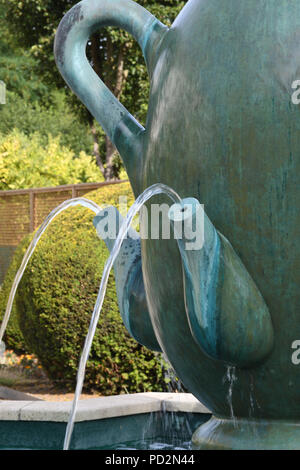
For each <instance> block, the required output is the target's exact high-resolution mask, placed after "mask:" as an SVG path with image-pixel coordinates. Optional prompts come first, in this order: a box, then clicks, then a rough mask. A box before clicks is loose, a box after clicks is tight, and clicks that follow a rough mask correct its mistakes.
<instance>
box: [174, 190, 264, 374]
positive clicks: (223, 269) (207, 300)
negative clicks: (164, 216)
mask: <svg viewBox="0 0 300 470" xmlns="http://www.w3.org/2000/svg"><path fill="white" fill-rule="evenodd" d="M182 204H183V206H182V205H180V204H174V205H173V206H172V207H171V208H170V210H169V218H170V220H171V223H172V225H173V228H174V235H175V238H176V239H177V243H178V247H179V250H180V254H181V258H182V265H183V272H184V276H183V277H184V294H185V305H186V312H187V316H188V321H189V325H190V329H191V332H192V334H193V337H194V339H195V340H196V342H197V343H198V344H199V345H200V347H201V349H202V350H203V351H204V352H205V353H206V354H207V355H208V356H210V357H211V358H213V359H215V360H219V361H223V362H225V363H226V364H231V365H234V366H237V367H240V368H248V367H251V366H253V365H254V364H256V363H259V362H261V361H263V360H264V359H265V358H266V357H267V355H268V354H269V353H270V352H271V350H272V347H273V326H272V321H271V317H270V313H269V310H268V308H267V305H266V303H265V301H264V299H263V297H262V295H261V293H260V292H259V290H258V288H257V286H256V284H255V283H254V281H253V279H252V278H251V276H250V274H249V273H248V271H247V270H246V268H245V266H244V265H243V263H242V261H241V260H240V258H239V256H238V255H237V254H236V252H235V251H234V249H233V247H232V246H231V244H230V243H229V241H228V240H227V239H226V238H225V237H224V236H223V235H222V234H221V233H219V232H218V231H217V230H216V229H215V227H214V225H213V224H212V222H211V221H210V220H209V218H208V217H207V215H206V214H205V212H204V210H203V207H202V206H201V204H200V203H199V202H198V201H197V200H196V199H194V198H188V199H184V200H183V201H182ZM184 209H185V210H184Z"/></svg>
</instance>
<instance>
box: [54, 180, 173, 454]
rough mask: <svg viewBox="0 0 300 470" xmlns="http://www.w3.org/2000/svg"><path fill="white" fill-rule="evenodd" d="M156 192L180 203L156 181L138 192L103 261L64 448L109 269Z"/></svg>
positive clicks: (75, 408)
mask: <svg viewBox="0 0 300 470" xmlns="http://www.w3.org/2000/svg"><path fill="white" fill-rule="evenodd" d="M157 194H166V195H167V196H168V197H170V199H172V201H173V202H175V203H181V198H180V197H179V196H178V194H177V193H176V192H175V191H174V190H173V189H172V188H170V187H168V186H166V185H164V184H161V183H157V184H154V185H152V186H150V187H149V188H147V189H145V191H144V192H143V193H142V194H140V195H139V196H138V197H137V199H136V200H135V202H134V203H133V204H132V206H131V207H130V209H129V211H128V213H127V217H126V219H125V220H124V221H123V223H122V225H121V227H120V231H119V234H118V236H117V238H116V241H115V243H114V247H113V249H112V251H111V253H110V255H109V257H108V259H107V261H106V263H105V266H104V269H103V273H102V279H101V284H100V288H99V291H98V296H97V299H96V303H95V306H94V311H93V314H92V318H91V321H90V326H89V330H88V333H87V336H86V339H85V343H84V347H83V351H82V355H81V358H80V362H79V367H78V371H77V382H76V389H75V395H74V399H73V403H72V408H71V413H70V417H69V420H68V424H67V429H66V435H65V440H64V446H63V449H64V450H68V449H69V445H70V441H71V437H72V433H73V428H74V421H75V415H76V410H77V406H78V401H79V398H80V395H81V391H82V387H83V382H84V376H85V369H86V363H87V360H88V357H89V353H90V349H91V346H92V342H93V338H94V335H95V332H96V328H97V324H98V320H99V316H100V313H101V308H102V305H103V301H104V297H105V292H106V287H107V282H108V278H109V274H110V271H111V269H112V267H113V264H114V262H115V260H116V258H117V256H118V254H119V251H120V248H121V245H122V242H123V240H124V238H125V237H126V236H127V232H128V230H129V228H130V226H131V223H132V221H133V218H134V217H135V215H136V214H137V213H138V212H139V211H140V210H141V208H142V207H143V205H144V204H145V203H146V202H147V201H148V200H149V199H150V198H151V197H153V196H155V195H157Z"/></svg>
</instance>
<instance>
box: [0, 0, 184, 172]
mask: <svg viewBox="0 0 300 470" xmlns="http://www.w3.org/2000/svg"><path fill="white" fill-rule="evenodd" d="M185 2H186V0H139V2H138V3H139V4H141V5H142V6H144V7H145V8H147V9H148V10H149V11H150V12H151V13H153V14H154V15H155V16H156V17H157V18H158V19H159V20H160V21H162V22H163V23H165V24H166V25H170V24H171V23H172V22H173V20H174V18H175V17H176V16H177V14H178V13H179V11H180V10H181V8H182V7H183V6H184V4H185ZM0 3H2V4H3V5H4V4H5V8H6V20H7V22H8V26H9V28H10V31H11V34H12V35H13V36H14V39H15V41H16V42H17V44H20V45H23V46H25V47H27V48H28V50H30V54H31V57H34V59H35V68H36V72H37V74H38V75H40V76H41V77H42V79H43V81H44V83H47V84H49V85H51V86H56V87H58V88H61V87H63V88H65V83H64V82H63V80H62V78H61V76H60V74H59V72H58V70H57V68H56V66H55V63H54V56H53V42H54V36H55V32H56V30H57V27H58V24H59V22H60V20H61V19H62V17H63V15H64V14H65V13H66V12H67V11H68V10H69V9H70V8H71V7H72V6H73V5H74V4H75V3H77V2H76V1H72V0H20V1H15V0H0ZM87 55H88V57H89V59H90V61H91V64H92V65H93V67H94V70H95V71H96V73H98V75H99V76H101V78H102V79H103V81H104V82H105V83H106V85H107V86H108V87H109V88H110V89H111V91H112V92H113V93H114V94H115V96H117V98H118V99H120V100H121V101H122V103H123V104H124V105H125V106H126V107H127V108H128V110H129V111H130V112H131V113H132V114H133V115H134V116H135V117H136V118H137V119H138V120H140V121H141V123H144V122H145V118H146V111H147V102H148V95H149V81H148V77H147V71H146V66H145V63H144V59H143V57H142V53H141V51H140V49H139V47H138V45H137V43H136V41H135V40H134V39H133V37H132V36H130V35H129V34H128V33H127V32H125V31H122V30H119V29H116V28H106V29H104V30H101V31H100V32H97V33H95V34H94V35H93V36H92V37H91V38H90V41H89V44H88V47H87ZM68 93H69V92H68ZM69 96H70V103H71V105H72V106H73V109H75V110H76V113H77V114H78V115H79V116H80V117H81V119H82V120H83V122H85V123H89V125H90V130H91V135H92V137H93V141H94V144H93V153H94V155H95V158H96V160H97V163H98V165H99V167H100V169H101V171H102V173H103V175H104V177H105V178H106V179H111V178H113V177H114V176H115V175H116V171H115V170H116V168H117V167H116V166H114V161H115V148H114V147H113V146H112V144H111V142H110V141H109V140H108V138H107V137H104V138H103V134H101V133H99V130H98V129H97V127H95V124H94V122H93V119H92V118H91V116H90V115H89V113H88V112H87V110H86V109H85V108H84V107H83V106H82V105H81V104H80V103H79V102H78V100H77V98H76V97H74V95H71V94H70V93H69Z"/></svg>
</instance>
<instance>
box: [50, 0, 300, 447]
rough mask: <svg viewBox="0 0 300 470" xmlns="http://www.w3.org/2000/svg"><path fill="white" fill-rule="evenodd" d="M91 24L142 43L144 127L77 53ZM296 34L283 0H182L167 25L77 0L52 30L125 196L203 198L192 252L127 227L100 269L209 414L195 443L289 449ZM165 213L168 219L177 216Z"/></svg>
mask: <svg viewBox="0 0 300 470" xmlns="http://www.w3.org/2000/svg"><path fill="white" fill-rule="evenodd" d="M104 26H118V27H120V28H123V29H125V30H126V31H128V32H129V33H131V34H132V35H133V36H134V37H135V38H136V40H137V41H138V43H139V45H140V47H141V49H142V51H143V54H144V57H145V61H146V64H147V68H148V72H149V77H150V83H151V88H150V99H149V108H148V116H147V122H146V126H145V128H143V126H141V125H140V124H139V123H138V122H137V121H136V120H135V119H134V117H133V116H132V115H131V114H130V113H129V112H128V111H127V110H126V109H125V108H124V107H123V106H122V105H121V104H120V103H119V101H118V100H117V99H116V98H115V97H114V96H113V95H112V93H111V92H110V91H109V90H108V88H107V87H106V86H105V85H104V83H103V82H102V81H101V80H100V79H99V77H98V76H97V75H96V73H95V72H94V71H93V69H92V67H91V66H90V64H89V62H88V60H87V58H86V53H85V49H86V43H87V41H88V39H89V37H90V35H91V34H92V33H93V32H94V31H96V30H97V29H99V28H102V27H104ZM299 40H300V15H299V2H298V1H297V0H290V1H289V2H282V1H281V0H273V1H270V0H246V1H243V2H241V1H239V0H222V1H221V0H189V2H188V3H187V4H186V5H185V6H184V8H183V9H182V11H181V12H180V14H179V16H178V17H177V18H176V20H175V22H174V23H173V25H172V26H171V27H170V28H167V27H166V26H164V25H163V24H162V23H160V22H159V21H158V20H157V19H156V18H155V17H154V16H152V15H151V14H150V13H149V12H148V11H147V10H145V9H144V8H142V7H141V6H140V5H138V3H136V2H134V1H132V0H83V1H82V2H80V3H78V4H77V5H75V6H74V7H73V8H72V9H71V10H70V11H69V12H68V13H67V14H66V15H65V17H64V18H63V20H62V21H61V23H60V25H59V28H58V31H57V34H56V40H55V56H56V62H57V65H58V68H59V70H60V72H61V73H62V75H63V77H64V79H65V80H66V82H67V84H68V85H69V86H70V87H71V89H72V90H73V91H74V92H75V93H76V94H77V96H78V97H79V98H80V99H81V100H82V101H83V103H84V104H85V105H86V106H87V108H88V109H89V110H90V112H91V113H92V114H93V116H94V117H95V118H96V119H97V120H98V121H99V123H100V124H101V125H102V127H103V129H104V130H105V132H106V133H107V135H108V136H109V137H110V139H111V140H112V141H113V143H114V144H115V145H116V147H117V149H118V150H119V152H120V155H121V156H122V159H123V161H124V164H125V167H126V170H127V173H128V176H129V179H130V182H131V185H132V188H133V191H134V193H135V195H136V196H137V195H138V194H140V193H141V192H142V191H143V190H144V189H145V188H147V187H149V186H150V185H152V184H154V183H158V182H160V183H163V184H166V185H168V186H170V187H172V188H173V189H174V190H175V191H177V193H178V194H179V195H180V196H181V197H182V198H183V199H184V200H185V199H186V198H191V202H192V205H193V207H194V211H195V212H196V211H197V210H199V202H198V201H200V202H201V204H204V208H205V215H204V222H205V224H204V232H205V233H204V234H205V237H204V240H205V241H204V245H203V247H202V248H201V250H198V251H190V252H189V251H187V250H185V248H184V243H183V241H184V240H181V241H179V240H175V239H170V240H153V239H150V238H149V239H141V240H139V239H138V238H137V237H136V236H133V234H132V237H131V238H130V237H129V239H128V240H127V242H126V243H127V244H130V246H129V245H128V246H127V248H128V249H127V250H125V248H124V250H125V251H124V250H123V255H124V253H128V252H129V248H130V249H131V252H130V253H131V255H130V256H128V258H127V260H126V262H125V261H124V258H123V259H122V263H121V262H118V263H116V265H115V267H114V269H115V275H116V281H117V285H119V288H118V287H117V289H118V297H119V305H120V310H121V313H122V316H123V319H124V322H125V325H126V326H127V328H128V330H129V332H130V333H131V334H132V335H133V336H134V337H135V338H136V339H137V340H138V341H139V342H141V343H143V344H145V345H146V346H148V347H150V348H153V349H156V350H162V351H163V352H164V353H165V354H166V356H167V357H168V359H169V361H170V362H171V364H172V366H173V367H174V369H175V371H176V373H177V374H178V376H179V377H180V379H181V380H182V381H183V383H184V385H185V386H186V388H187V389H188V390H189V391H190V392H191V393H193V394H194V395H195V396H196V397H197V398H198V399H199V400H200V401H201V402H202V403H203V404H205V405H206V406H207V408H209V409H210V410H211V411H212V413H213V417H212V418H211V420H210V421H209V422H208V423H206V424H204V425H202V426H201V427H200V428H199V429H198V430H197V431H196V432H195V434H194V436H193V446H194V447H195V448H199V449H203V448H207V449H208V448H227V449H271V448H273V449H299V448H300V426H299V423H300V374H299V372H298V369H297V365H295V363H294V362H293V361H292V353H293V349H292V347H293V346H292V345H293V344H294V342H295V340H297V335H298V322H299V337H300V310H299V305H300V289H299V286H300V282H299V281H300V256H299V251H300V245H299V243H298V241H297V236H298V235H299V229H300V216H299V204H300V184H299V178H300V176H299V175H300V168H299V166H300V155H299V151H300V120H299V110H298V107H297V106H296V105H294V104H293V103H292V100H291V94H292V91H293V90H292V84H293V82H294V81H295V80H297V79H298V78H300V57H299V52H298V47H299V46H298V44H299ZM156 199H157V201H165V200H166V199H165V198H164V196H160V197H157V198H156ZM111 210H113V209H111ZM102 216H103V214H99V215H98V216H96V218H95V221H94V224H95V226H96V227H97V226H98V224H99V220H101V217H102ZM169 216H170V220H171V222H172V224H173V228H174V231H175V232H176V229H177V228H178V224H180V223H181V222H182V220H179V219H176V217H175V218H174V217H173V216H172V208H171V209H170V213H169ZM183 217H184V216H183ZM191 217H193V214H192V215H191ZM98 233H99V235H100V236H101V235H103V234H101V230H100V229H98ZM107 244H108V247H111V245H110V243H109V241H108V243H107ZM123 255H122V256H123ZM120 260H121V258H120ZM229 368H234V373H235V382H234V386H233V387H232V389H231V392H232V396H231V397H230V399H231V402H230V403H229V400H228V387H226V384H224V377H225V379H226V374H227V371H228V370H229ZM231 370H232V369H231ZM233 414H234V416H233Z"/></svg>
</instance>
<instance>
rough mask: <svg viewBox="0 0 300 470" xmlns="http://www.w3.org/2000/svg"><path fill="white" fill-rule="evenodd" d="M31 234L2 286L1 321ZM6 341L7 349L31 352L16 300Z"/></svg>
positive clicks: (0, 295)
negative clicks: (18, 313)
mask: <svg viewBox="0 0 300 470" xmlns="http://www.w3.org/2000/svg"><path fill="white" fill-rule="evenodd" d="M31 237H32V236H31V235H27V236H26V237H25V238H24V239H23V240H22V242H21V243H20V244H19V245H18V247H17V248H16V250H15V252H14V255H13V258H12V260H11V263H10V265H9V268H8V270H7V272H6V275H5V279H4V281H3V283H2V285H1V287H0V322H2V319H3V317H4V314H5V310H6V305H7V302H8V298H9V294H10V290H11V287H12V284H13V281H14V278H15V275H16V273H17V271H18V269H19V267H20V264H21V262H22V259H23V256H24V254H25V251H26V249H27V247H28V245H29V243H30V240H31ZM4 342H5V345H6V348H7V349H13V350H14V351H15V353H17V354H25V353H31V352H32V351H29V350H28V347H27V345H26V344H25V341H24V338H23V334H22V332H21V330H20V327H19V320H18V315H17V307H16V302H14V304H13V307H12V311H11V316H10V320H9V322H8V324H7V327H6V331H5V335H4Z"/></svg>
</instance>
